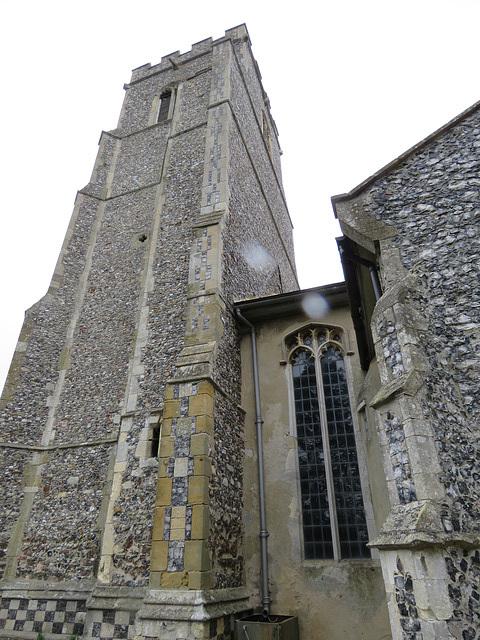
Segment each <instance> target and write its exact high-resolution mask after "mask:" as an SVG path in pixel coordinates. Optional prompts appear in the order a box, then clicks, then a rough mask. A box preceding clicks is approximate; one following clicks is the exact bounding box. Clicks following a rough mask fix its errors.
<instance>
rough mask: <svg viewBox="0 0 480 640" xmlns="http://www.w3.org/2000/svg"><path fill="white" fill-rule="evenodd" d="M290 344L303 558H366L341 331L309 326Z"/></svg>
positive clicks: (290, 339) (288, 345)
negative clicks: (300, 497)
mask: <svg viewBox="0 0 480 640" xmlns="http://www.w3.org/2000/svg"><path fill="white" fill-rule="evenodd" d="M286 346H287V349H288V361H289V362H290V364H291V366H292V374H293V389H294V396H295V416H296V422H297V439H298V456H299V468H300V484H301V493H302V513H303V534H304V543H305V558H306V559H319V558H336V559H340V558H368V557H370V552H369V550H368V548H367V547H366V543H367V542H368V532H367V525H366V521H365V510H364V506H363V497H362V488H361V485H360V472H359V467H358V459H357V449H356V446H355V435H354V429H353V422H352V413H351V409H350V401H349V396H348V385H347V378H346V372H345V363H344V358H343V356H344V349H343V345H342V333H341V331H339V330H338V329H330V328H326V327H313V328H312V327H309V328H307V329H305V330H302V331H301V332H299V333H297V334H296V335H294V336H291V337H290V338H289V339H288V340H287V342H286Z"/></svg>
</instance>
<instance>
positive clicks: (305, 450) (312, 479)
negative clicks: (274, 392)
mask: <svg viewBox="0 0 480 640" xmlns="http://www.w3.org/2000/svg"><path fill="white" fill-rule="evenodd" d="M292 369H293V385H294V394H295V414H296V418H297V436H298V455H299V466H300V483H301V490H302V511H303V535H304V540H305V557H306V558H307V559H314V558H333V544H332V529H331V525H330V512H329V506H328V496H327V482H326V476H325V454H324V449H323V442H322V433H321V427H320V409H319V403H318V389H317V380H316V375H315V360H314V359H313V358H312V357H311V356H310V354H308V353H305V352H301V353H299V354H297V356H296V357H295V359H294V361H293V366H292Z"/></svg>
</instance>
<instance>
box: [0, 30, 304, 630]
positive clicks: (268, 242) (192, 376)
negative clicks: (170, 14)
mask: <svg viewBox="0 0 480 640" xmlns="http://www.w3.org/2000/svg"><path fill="white" fill-rule="evenodd" d="M125 89H126V96H125V101H124V105H123V108H122V112H121V116H120V120H119V124H118V127H117V128H116V129H114V130H113V131H109V132H104V133H103V134H102V137H101V140H100V147H99V153H98V157H97V161H96V163H95V167H94V170H93V174H92V178H91V181H90V183H89V184H88V185H87V186H86V187H85V188H84V189H82V190H81V191H80V192H79V194H78V196H77V199H76V203H75V209H74V213H73V216H72V219H71V222H70V225H69V228H68V231H67V236H66V238H65V241H64V245H63V247H62V250H61V253H60V257H59V260H58V263H57V267H56V270H55V273H54V276H53V279H52V283H51V285H50V289H49V291H48V293H47V295H46V296H45V297H44V298H42V300H40V301H39V302H38V303H37V304H36V305H34V306H33V307H32V308H31V309H29V310H28V311H27V314H26V319H25V324H24V327H23V329H22V333H21V335H20V339H19V342H18V345H17V350H16V352H15V356H14V359H13V362H12V366H11V369H10V373H9V377H8V380H7V384H6V387H5V391H4V394H3V396H2V401H1V414H0V429H1V435H0V456H1V458H2V470H3V471H2V473H3V478H4V486H5V487H6V491H5V492H4V494H3V495H2V497H1V500H2V502H3V504H2V506H1V508H0V520H1V534H0V535H1V537H0V544H1V547H0V550H1V555H0V563H1V564H0V571H1V576H2V582H1V583H0V584H1V587H2V600H1V609H0V637H1V635H7V636H8V637H13V636H14V635H15V634H17V635H19V636H20V635H22V637H31V638H35V637H36V635H37V633H40V632H42V633H45V634H48V637H51V638H54V637H55V636H56V635H57V634H58V635H61V634H63V635H65V634H67V635H75V636H82V635H83V636H84V637H100V638H108V639H113V638H115V639H116V638H134V637H138V638H147V637H162V638H192V639H193V638H202V639H203V638H217V637H218V638H220V637H222V638H229V637H231V634H233V626H232V617H233V616H235V615H237V614H239V613H240V612H242V611H245V610H247V609H249V608H250V607H251V606H252V605H254V604H256V602H255V601H250V600H249V598H248V597H247V593H246V590H245V588H244V584H245V583H244V576H243V558H242V506H243V498H242V494H243V484H242V479H243V464H242V455H243V411H242V409H241V407H240V379H241V373H240V354H239V340H238V334H237V328H236V324H235V320H234V317H233V313H232V302H233V300H234V299H235V298H244V297H248V296H253V295H256V296H258V295H268V294H274V293H280V292H282V291H288V290H292V289H295V288H297V286H298V284H297V280H296V275H295V266H294V258H293V243H292V233H291V223H290V219H289V215H288V211H287V208H286V204H285V198H284V194H283V188H282V184H281V174H280V161H279V156H280V150H279V147H278V141H277V136H276V129H275V124H274V122H273V120H272V119H271V116H270V110H269V105H268V99H267V98H266V95H265V93H264V91H263V89H262V85H261V80H260V74H259V71H258V67H257V64H256V62H255V60H254V59H253V56H252V53H251V49H250V43H249V38H248V34H247V31H246V28H245V26H243V25H242V26H240V27H237V28H235V29H231V30H229V31H227V32H226V34H225V36H224V37H223V38H220V39H218V40H215V41H212V40H211V39H207V40H204V41H202V42H199V43H197V44H196V45H194V46H193V47H192V49H191V51H190V52H188V53H185V54H179V53H178V52H175V53H173V54H170V55H169V56H165V57H164V58H162V61H161V63H160V64H158V65H156V66H153V67H152V66H150V65H145V66H143V67H140V68H138V69H136V70H135V71H134V72H133V75H132V80H131V82H130V83H129V84H128V85H126V87H125ZM232 637H233V636H232Z"/></svg>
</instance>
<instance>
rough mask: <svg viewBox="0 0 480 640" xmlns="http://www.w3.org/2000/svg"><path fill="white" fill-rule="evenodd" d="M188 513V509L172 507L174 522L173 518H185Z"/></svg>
mask: <svg viewBox="0 0 480 640" xmlns="http://www.w3.org/2000/svg"><path fill="white" fill-rule="evenodd" d="M186 513H187V507H172V520H173V518H185V516H186Z"/></svg>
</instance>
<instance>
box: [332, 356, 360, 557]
mask: <svg viewBox="0 0 480 640" xmlns="http://www.w3.org/2000/svg"><path fill="white" fill-rule="evenodd" d="M321 368H322V380H323V392H324V396H325V406H326V408H327V428H328V440H329V445H330V456H331V461H332V475H333V486H334V491H335V506H336V513H337V522H338V533H339V538H340V549H341V555H342V558H368V557H370V552H369V550H368V548H367V547H366V543H367V542H368V532H367V524H366V521H365V510H364V507H363V497H362V490H361V485H360V471H359V468H358V459H357V449H356V446H355V436H354V431H353V422H352V415H351V410H350V402H349V398H348V386H347V378H346V374H345V364H344V361H343V357H342V355H341V354H340V353H339V352H338V351H335V349H334V348H333V347H329V348H328V350H327V351H326V352H325V353H324V355H323V358H322V362H321Z"/></svg>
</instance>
